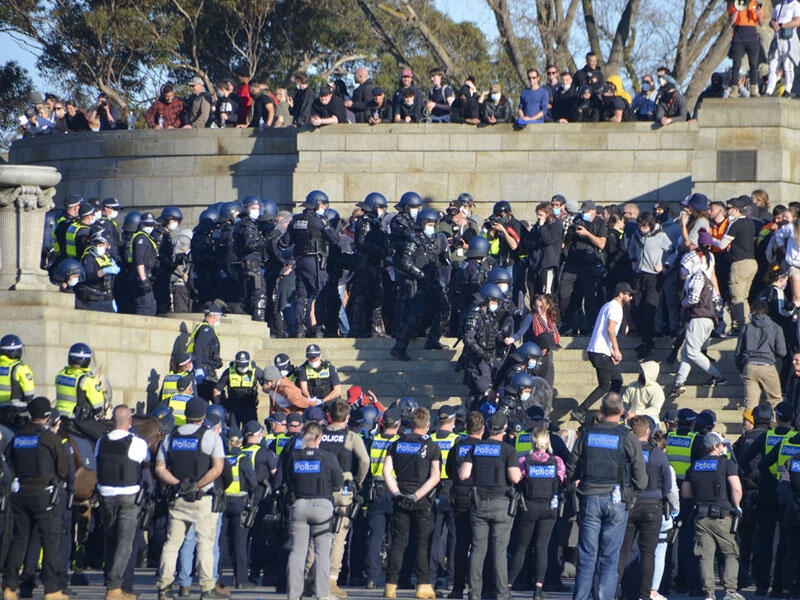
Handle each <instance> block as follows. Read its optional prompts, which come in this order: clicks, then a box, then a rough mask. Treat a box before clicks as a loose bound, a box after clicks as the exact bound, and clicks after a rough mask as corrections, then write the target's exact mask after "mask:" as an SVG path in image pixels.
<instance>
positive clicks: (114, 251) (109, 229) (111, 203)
mask: <svg viewBox="0 0 800 600" xmlns="http://www.w3.org/2000/svg"><path fill="white" fill-rule="evenodd" d="M121 210H122V206H121V205H120V203H119V200H117V199H116V198H113V197H109V198H106V199H105V200H103V203H102V208H101V210H100V219H99V220H98V221H97V223H95V226H96V227H97V228H98V229H99V230H100V231H102V232H103V237H104V238H106V239H107V240H108V254H109V255H110V256H111V258H113V259H114V262H116V263H117V264H122V232H121V231H120V228H119V225H118V224H117V217H119V211H121Z"/></svg>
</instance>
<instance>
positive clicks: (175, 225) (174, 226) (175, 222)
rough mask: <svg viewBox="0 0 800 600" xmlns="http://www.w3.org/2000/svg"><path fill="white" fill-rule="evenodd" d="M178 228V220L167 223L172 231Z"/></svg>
mask: <svg viewBox="0 0 800 600" xmlns="http://www.w3.org/2000/svg"><path fill="white" fill-rule="evenodd" d="M177 228H178V222H177V221H170V222H169V223H168V224H167V229H169V230H170V231H175V230H176V229H177Z"/></svg>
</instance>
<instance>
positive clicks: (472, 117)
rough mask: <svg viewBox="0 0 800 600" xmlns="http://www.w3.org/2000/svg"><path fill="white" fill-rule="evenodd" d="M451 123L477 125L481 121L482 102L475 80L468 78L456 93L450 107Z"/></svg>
mask: <svg viewBox="0 0 800 600" xmlns="http://www.w3.org/2000/svg"><path fill="white" fill-rule="evenodd" d="M450 122H451V123H466V124H467V125H477V124H478V123H480V122H481V114H480V104H478V95H477V93H476V87H475V82H474V81H473V80H472V79H470V78H467V79H466V81H464V85H463V86H461V89H460V90H459V91H458V94H456V99H455V100H454V101H453V105H452V106H451V107H450Z"/></svg>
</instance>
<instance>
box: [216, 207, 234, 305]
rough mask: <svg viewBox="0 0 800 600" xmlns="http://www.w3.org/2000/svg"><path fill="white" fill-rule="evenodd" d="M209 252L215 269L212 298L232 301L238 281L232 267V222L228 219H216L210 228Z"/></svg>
mask: <svg viewBox="0 0 800 600" xmlns="http://www.w3.org/2000/svg"><path fill="white" fill-rule="evenodd" d="M211 254H212V256H213V260H214V267H215V271H216V277H215V284H216V288H215V289H214V298H221V299H222V300H224V301H226V302H233V301H235V300H236V299H237V296H238V295H239V292H238V290H239V289H240V287H239V286H240V282H239V280H238V279H237V275H238V273H237V272H236V270H235V269H234V265H233V263H234V260H235V258H236V257H235V255H234V253H233V224H232V223H231V221H230V220H228V219H224V220H218V221H217V223H215V224H214V227H213V229H212V230H211Z"/></svg>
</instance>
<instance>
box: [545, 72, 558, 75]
mask: <svg viewBox="0 0 800 600" xmlns="http://www.w3.org/2000/svg"><path fill="white" fill-rule="evenodd" d="M547 74H548V75H558V71H548V72H547Z"/></svg>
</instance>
